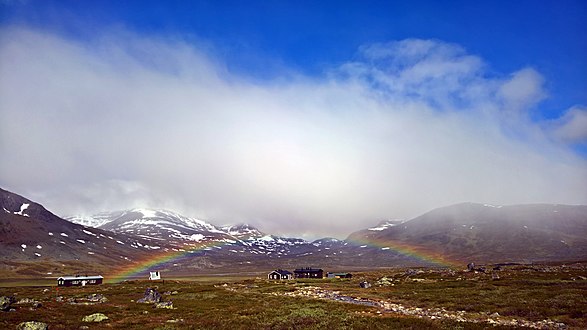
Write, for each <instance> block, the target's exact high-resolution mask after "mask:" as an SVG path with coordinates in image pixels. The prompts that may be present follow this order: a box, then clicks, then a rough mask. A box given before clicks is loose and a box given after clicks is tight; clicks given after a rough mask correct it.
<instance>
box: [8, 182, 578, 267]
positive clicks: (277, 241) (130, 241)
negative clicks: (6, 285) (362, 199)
mask: <svg viewBox="0 0 587 330" xmlns="http://www.w3.org/2000/svg"><path fill="white" fill-rule="evenodd" d="M0 202H2V203H1V205H2V208H3V210H2V211H0V222H1V224H2V226H1V227H0V247H1V248H2V249H3V251H4V252H5V253H4V255H3V256H2V257H1V259H0V260H1V262H0V266H1V267H0V269H4V270H11V269H12V270H14V269H15V267H17V266H14V265H16V264H15V263H18V262H21V263H29V264H28V266H27V267H28V268H27V269H28V270H26V271H23V274H24V273H27V274H32V273H35V272H36V273H37V274H38V273H39V271H32V270H30V269H31V268H34V269H40V268H39V267H38V265H39V264H40V263H39V262H41V263H43V262H44V263H46V264H47V265H50V266H47V267H49V268H50V269H51V270H52V271H58V270H59V269H61V268H60V267H58V266H57V265H61V264H63V263H67V262H78V263H79V264H77V265H76V267H77V268H76V269H87V267H90V266H87V265H91V267H90V268H92V267H93V268H100V267H102V268H103V269H110V268H111V267H112V266H113V265H114V266H116V265H124V264H128V263H131V264H132V263H136V262H138V261H140V260H148V259H149V258H153V257H154V256H157V255H159V256H160V255H168V254H179V253H180V252H181V251H184V252H183V253H182V255H183V257H182V258H181V259H180V260H174V261H173V263H171V264H162V265H158V266H157V267H158V269H159V270H165V271H172V272H174V273H178V274H193V273H194V272H213V271H223V272H226V271H235V270H240V271H258V270H259V269H263V270H265V269H273V268H286V269H287V268H297V267H303V266H320V267H326V268H329V269H340V270H344V269H346V270H352V269H372V268H379V267H405V266H429V265H431V263H430V262H433V265H436V266H438V265H441V264H442V263H438V264H436V263H434V260H427V259H426V258H424V259H420V258H418V256H417V254H414V253H406V251H408V250H405V249H404V250H402V249H401V248H400V249H398V248H397V247H400V246H403V247H410V249H411V250H409V251H416V252H417V251H424V252H426V251H432V252H434V253H435V255H440V256H443V257H445V258H446V259H447V260H452V261H454V263H453V264H462V265H466V264H467V263H468V262H470V261H474V262H475V263H491V262H534V261H566V260H569V261H573V260H574V261H576V260H584V259H586V258H585V257H586V256H587V239H586V238H585V237H587V206H581V205H580V206H572V205H571V206H569V205H560V204H527V205H511V206H493V205H489V204H479V203H460V204H455V205H451V206H446V207H441V208H437V209H434V210H431V211H429V212H426V213H424V214H422V215H420V216H418V217H415V218H413V219H409V220H400V219H395V220H393V219H392V220H384V221H382V222H380V223H379V224H378V225H376V226H375V227H369V228H366V229H362V230H359V231H356V232H354V233H351V234H350V235H349V236H348V237H347V239H344V240H340V239H336V238H321V239H317V240H314V241H312V242H309V241H306V240H303V239H301V238H288V237H280V236H275V235H270V234H266V233H263V232H261V231H259V230H258V229H257V228H255V227H253V226H250V225H247V224H238V225H229V226H216V225H213V224H210V223H208V222H206V221H203V220H199V219H192V218H188V217H184V216H182V215H180V214H178V213H175V212H172V211H168V210H153V209H145V208H143V209H130V210H125V211H114V212H102V213H99V216H98V217H97V218H98V219H97V220H99V221H94V222H93V223H95V224H99V227H98V228H92V227H87V226H83V225H79V224H75V223H73V222H69V221H66V220H63V219H61V218H59V217H58V216H56V215H54V214H52V213H51V212H49V211H47V210H46V209H44V207H42V205H40V204H38V203H35V202H33V201H30V200H28V199H26V198H24V197H22V196H19V195H16V194H13V193H10V192H8V191H5V190H0ZM25 204H27V205H26V206H25ZM76 219H77V220H79V219H80V218H79V217H78V218H76ZM82 220H83V219H82ZM85 220H91V219H87V218H86V219H85ZM100 222H101V224H100ZM85 223H89V222H87V221H86V222H85ZM25 235H26V236H27V237H28V238H29V240H27V241H25V240H23V237H25ZM23 246H24V247H23ZM37 246H40V247H39V248H38V247H37ZM37 254H39V255H38V256H37ZM31 263H35V266H36V268H35V267H33V265H32V264H31ZM84 263H85V264H86V265H85V266H84ZM72 267H73V266H72ZM84 267H86V268H84Z"/></svg>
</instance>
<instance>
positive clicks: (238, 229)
mask: <svg viewBox="0 0 587 330" xmlns="http://www.w3.org/2000/svg"><path fill="white" fill-rule="evenodd" d="M221 229H222V231H224V232H225V233H227V234H229V235H231V236H233V237H236V238H239V239H244V240H247V239H250V238H260V237H263V236H265V234H264V233H262V232H260V231H259V229H257V228H255V227H253V226H251V225H248V224H238V225H228V226H223V227H222V228H221Z"/></svg>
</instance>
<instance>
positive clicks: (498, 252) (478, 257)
mask: <svg viewBox="0 0 587 330" xmlns="http://www.w3.org/2000/svg"><path fill="white" fill-rule="evenodd" d="M349 240H352V241H361V240H366V241H371V240H374V241H378V242H390V243H393V244H405V245H408V246H413V247H417V248H419V249H422V250H425V251H435V252H436V253H438V254H440V255H443V256H445V257H446V258H447V259H452V260H459V261H462V262H467V261H476V262H484V263H489V262H536V261H563V260H581V259H586V258H587V206H574V205H551V204H534V205H512V206H493V205H488V204H475V203H463V204H457V205H453V206H448V207H443V208H439V209H435V210H433V211H430V212H428V213H426V214H424V215H421V216H419V217H416V218H414V219H412V220H409V221H407V222H405V223H402V224H401V225H397V226H391V227H389V228H384V229H382V230H378V231H373V230H362V231H359V232H355V233H353V234H351V235H350V236H349Z"/></svg>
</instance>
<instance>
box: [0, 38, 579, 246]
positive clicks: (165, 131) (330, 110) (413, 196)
mask: <svg viewBox="0 0 587 330" xmlns="http://www.w3.org/2000/svg"><path fill="white" fill-rule="evenodd" d="M0 38H1V39H0V153H1V154H2V155H3V157H2V161H1V162H0V173H1V179H2V185H3V186H5V187H6V188H9V189H13V190H15V191H16V192H19V193H23V194H26V195H28V196H31V197H33V198H36V199H37V200H38V201H39V202H42V203H43V204H45V205H46V206H47V207H49V209H51V210H53V211H54V212H56V213H58V214H62V215H67V214H71V213H79V212H83V213H91V212H96V211H103V210H107V209H120V208H126V207H164V208H168V209H174V210H177V211H179V212H183V213H185V214H186V215H189V216H196V217H203V218H209V219H212V220H214V221H216V222H217V223H227V222H241V221H246V222H249V223H252V224H256V225H258V226H260V228H261V229H262V230H266V231H268V232H275V233H287V234H298V235H301V234H304V235H310V236H333V235H335V236H339V237H344V236H345V235H346V234H348V233H350V232H351V231H353V230H357V229H361V228H366V227H368V226H370V225H372V224H374V223H376V222H377V221H378V220H380V219H383V218H390V217H411V216H416V215H418V214H419V213H422V212H425V211H427V210H429V209H431V208H433V207H438V206H443V205H447V204H451V203H456V202H461V201H480V202H487V203H492V204H508V203H529V202H556V203H587V188H586V187H585V186H584V184H580V183H582V182H585V181H587V166H586V162H585V160H584V159H581V158H580V157H577V156H575V155H574V154H573V153H572V152H570V151H569V149H568V148H567V146H565V145H563V144H558V142H556V141H551V140H550V139H549V133H548V132H544V131H542V129H541V128H540V127H542V125H541V123H532V122H531V121H529V120H528V119H527V116H524V115H520V116H515V117H512V116H509V115H506V114H507V113H508V112H510V111H511V110H512V109H514V108H515V111H517V112H518V113H524V111H528V110H529V109H530V107H532V106H533V105H535V104H536V103H537V102H539V101H540V99H542V98H543V97H544V95H545V94H544V91H543V87H542V84H543V78H541V77H540V75H539V74H538V73H537V72H536V71H534V70H532V69H522V70H520V71H518V72H516V73H513V74H512V75H511V77H509V78H507V79H504V78H500V77H497V78H490V77H487V76H486V74H485V72H484V70H485V66H486V65H485V64H484V63H483V61H482V59H481V58H480V57H478V56H473V55H469V54H467V53H466V52H465V50H464V49H462V48H461V47H459V46H456V45H452V44H446V43H443V42H440V41H430V40H406V41H400V42H395V43H388V44H376V45H370V46H365V47H363V48H362V50H361V53H360V54H359V59H358V60H357V61H354V62H349V63H347V64H345V65H343V66H341V67H340V68H339V69H338V70H335V71H333V72H330V73H329V75H327V76H325V77H318V78H316V77H305V76H302V75H288V76H287V77H286V78H282V79H279V80H278V81H266V82H262V83H259V82H258V81H257V82H252V81H250V79H247V78H246V77H241V76H235V75H232V74H230V73H229V72H227V71H226V70H225V69H224V65H223V60H222V59H221V58H217V57H215V56H214V54H213V52H211V51H209V50H207V51H202V50H201V48H200V47H199V46H198V45H194V44H190V43H188V42H184V41H181V40H179V39H174V40H173V41H169V40H164V39H161V38H146V37H141V36H136V35H132V34H130V33H127V32H123V33H120V32H117V33H115V34H114V33H113V34H107V35H104V36H103V38H101V39H99V40H94V41H91V42H89V43H85V44H82V43H79V42H76V41H72V40H68V39H65V38H62V37H60V36H58V35H53V34H51V33H46V32H40V31H34V30H29V29H26V28H12V29H4V30H2V32H1V34H0ZM510 108H511V109H510Z"/></svg>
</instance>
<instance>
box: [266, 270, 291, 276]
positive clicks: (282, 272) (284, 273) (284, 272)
mask: <svg viewBox="0 0 587 330" xmlns="http://www.w3.org/2000/svg"><path fill="white" fill-rule="evenodd" d="M272 273H278V274H279V275H291V272H290V271H287V270H285V269H276V270H274V271H272V272H271V273H269V274H272Z"/></svg>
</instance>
